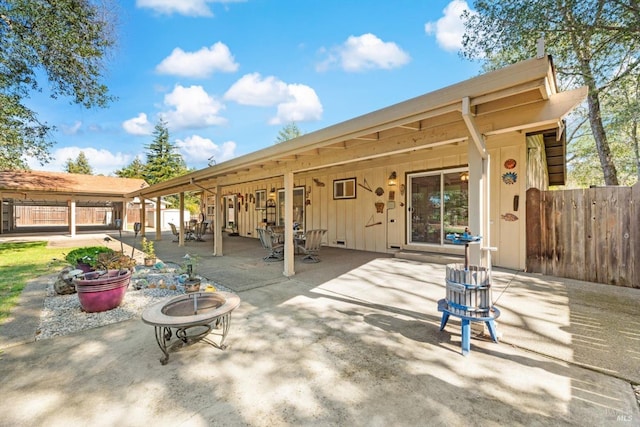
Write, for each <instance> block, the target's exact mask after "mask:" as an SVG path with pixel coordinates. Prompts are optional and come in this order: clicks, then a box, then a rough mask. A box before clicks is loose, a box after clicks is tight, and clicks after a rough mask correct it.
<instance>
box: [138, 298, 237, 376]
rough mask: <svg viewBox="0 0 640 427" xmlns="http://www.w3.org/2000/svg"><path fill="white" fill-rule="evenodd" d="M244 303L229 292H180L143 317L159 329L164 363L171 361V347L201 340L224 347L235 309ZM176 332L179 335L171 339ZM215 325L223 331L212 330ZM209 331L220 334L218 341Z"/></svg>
mask: <svg viewBox="0 0 640 427" xmlns="http://www.w3.org/2000/svg"><path fill="white" fill-rule="evenodd" d="M239 305H240V297H239V296H237V295H236V294H232V293H229V292H221V291H219V292H194V293H190V294H185V295H180V296H177V297H175V298H172V299H170V300H169V301H166V302H160V303H158V304H155V305H153V306H151V307H149V308H148V309H146V310H145V311H144V312H143V313H142V321H143V322H144V323H146V324H147V325H151V326H153V327H154V329H155V335H156V342H157V343H158V346H159V347H160V350H162V353H163V354H164V357H163V358H161V359H160V363H161V364H163V365H166V364H167V362H168V361H169V351H170V350H176V349H178V348H181V347H184V346H185V345H190V344H193V343H195V342H198V341H201V340H202V341H205V342H206V343H208V344H210V345H212V346H214V347H216V348H219V349H221V350H224V349H225V348H227V346H226V345H225V344H224V340H225V338H226V337H227V333H228V332H229V327H230V326H231V312H232V311H233V310H235V309H236V308H237V307H238V306H239ZM172 329H175V336H176V338H178V339H179V341H176V342H174V343H171V344H170V343H169V341H170V340H171V338H172V337H173V334H174V332H173V330H172ZM213 329H218V330H219V332H217V333H212V330H213ZM209 334H212V335H218V336H220V341H219V342H218V343H216V342H215V341H212V340H210V339H208V338H207V336H208V335H209Z"/></svg>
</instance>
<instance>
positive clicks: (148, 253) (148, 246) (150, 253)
mask: <svg viewBox="0 0 640 427" xmlns="http://www.w3.org/2000/svg"><path fill="white" fill-rule="evenodd" d="M142 252H144V254H145V257H144V265H145V267H153V266H154V265H155V263H156V251H155V249H154V247H153V241H152V240H149V239H147V238H146V237H143V238H142Z"/></svg>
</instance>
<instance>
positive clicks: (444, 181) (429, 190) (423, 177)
mask: <svg viewBox="0 0 640 427" xmlns="http://www.w3.org/2000/svg"><path fill="white" fill-rule="evenodd" d="M468 179H469V173H468V171H467V169H466V168H458V169H451V170H445V171H434V172H423V173H416V174H411V175H409V176H408V177H407V185H408V187H409V195H408V196H409V199H408V200H407V203H408V204H409V206H408V215H409V217H408V220H407V242H408V243H410V244H435V245H443V244H445V243H447V241H446V240H445V236H446V234H447V233H452V232H456V233H461V232H463V231H464V228H465V227H466V226H467V225H468V222H469V209H468V200H469V194H468V193H469V191H468V189H469V185H468Z"/></svg>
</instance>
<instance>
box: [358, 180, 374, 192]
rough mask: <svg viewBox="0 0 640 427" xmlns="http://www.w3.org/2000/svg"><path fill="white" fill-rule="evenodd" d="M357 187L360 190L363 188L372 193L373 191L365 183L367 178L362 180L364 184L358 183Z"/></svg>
mask: <svg viewBox="0 0 640 427" xmlns="http://www.w3.org/2000/svg"><path fill="white" fill-rule="evenodd" d="M358 185H359V186H360V187H362V188H364V189H365V190H367V191H369V192H372V191H373V190H372V189H371V187H370V186H369V183H368V182H367V178H365V179H364V184H360V183H358Z"/></svg>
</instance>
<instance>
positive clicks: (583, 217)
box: [527, 183, 640, 288]
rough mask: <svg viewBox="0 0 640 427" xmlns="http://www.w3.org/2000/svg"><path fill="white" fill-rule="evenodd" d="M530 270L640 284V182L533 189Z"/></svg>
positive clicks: (529, 207) (529, 223) (529, 197)
mask: <svg viewBox="0 0 640 427" xmlns="http://www.w3.org/2000/svg"><path fill="white" fill-rule="evenodd" d="M527 271H530V272H534V273H543V274H549V275H552V276H558V277H566V278H572V279H578V280H585V281H589V282H598V283H606V284H611V285H617V286H628V287H634V288H640V183H637V184H636V185H634V186H633V187H601V188H589V189H579V190H563V191H540V190H538V189H535V188H532V189H529V190H527Z"/></svg>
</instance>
